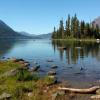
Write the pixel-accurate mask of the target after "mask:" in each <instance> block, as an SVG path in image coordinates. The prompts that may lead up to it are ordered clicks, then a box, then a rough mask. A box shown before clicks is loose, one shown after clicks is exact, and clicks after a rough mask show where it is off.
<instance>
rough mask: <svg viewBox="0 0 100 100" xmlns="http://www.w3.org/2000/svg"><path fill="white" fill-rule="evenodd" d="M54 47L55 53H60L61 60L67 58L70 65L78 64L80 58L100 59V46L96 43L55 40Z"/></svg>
mask: <svg viewBox="0 0 100 100" xmlns="http://www.w3.org/2000/svg"><path fill="white" fill-rule="evenodd" d="M52 46H53V48H54V51H55V52H56V50H57V51H59V54H60V59H61V60H63V58H64V57H66V60H67V63H68V64H71V63H74V64H76V63H77V62H78V60H79V59H80V58H81V59H84V58H86V57H89V56H90V57H92V58H97V59H99V56H98V55H99V53H100V52H99V44H98V43H96V42H75V41H60V40H53V41H52ZM63 47H64V48H65V49H64V48H63Z"/></svg>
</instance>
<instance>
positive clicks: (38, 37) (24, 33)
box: [19, 32, 52, 39]
mask: <svg viewBox="0 0 100 100" xmlns="http://www.w3.org/2000/svg"><path fill="white" fill-rule="evenodd" d="M19 33H20V34H22V35H25V36H30V37H33V38H36V39H50V38H51V35H52V34H51V33H48V34H40V35H35V34H30V33H27V32H19Z"/></svg>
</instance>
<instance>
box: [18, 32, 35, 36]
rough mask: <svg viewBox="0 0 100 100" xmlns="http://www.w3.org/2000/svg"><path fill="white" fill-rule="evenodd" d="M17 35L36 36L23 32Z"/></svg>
mask: <svg viewBox="0 0 100 100" xmlns="http://www.w3.org/2000/svg"><path fill="white" fill-rule="evenodd" d="M19 33H20V34H22V35H25V36H36V35H35V34H30V33H27V32H24V31H22V32H19Z"/></svg>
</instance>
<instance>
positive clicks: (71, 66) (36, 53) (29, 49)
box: [0, 39, 100, 86]
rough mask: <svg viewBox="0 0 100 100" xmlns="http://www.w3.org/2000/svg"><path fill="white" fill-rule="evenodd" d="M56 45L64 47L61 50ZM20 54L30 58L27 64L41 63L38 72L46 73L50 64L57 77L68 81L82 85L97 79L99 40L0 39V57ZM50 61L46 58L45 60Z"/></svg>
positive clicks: (98, 75) (97, 82) (99, 59)
mask: <svg viewBox="0 0 100 100" xmlns="http://www.w3.org/2000/svg"><path fill="white" fill-rule="evenodd" d="M59 47H66V49H65V50H63V49H59ZM11 57H16V58H23V59H25V60H27V61H29V62H30V64H31V65H30V68H31V67H33V66H34V65H35V64H36V63H38V64H39V65H41V68H40V71H39V74H40V75H41V76H43V75H46V74H47V73H48V71H50V70H51V66H52V65H57V66H58V68H57V69H55V70H56V72H57V78H58V80H59V81H68V82H69V83H70V84H72V85H76V86H78V84H79V83H81V84H84V86H88V85H90V83H92V84H99V82H100V81H99V80H100V44H99V43H95V42H71V41H51V40H7V39H5V40H4V39H1V40H0V59H7V58H11ZM48 59H49V60H53V62H47V60H48Z"/></svg>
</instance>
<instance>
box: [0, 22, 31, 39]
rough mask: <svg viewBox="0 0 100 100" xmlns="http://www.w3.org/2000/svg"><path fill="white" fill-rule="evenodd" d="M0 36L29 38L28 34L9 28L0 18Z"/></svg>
mask: <svg viewBox="0 0 100 100" xmlns="http://www.w3.org/2000/svg"><path fill="white" fill-rule="evenodd" d="M0 38H12V39H14V38H20V39H21V38H30V37H28V36H25V35H22V34H20V33H18V32H15V31H14V30H13V29H12V28H10V27H9V26H8V25H7V24H6V23H4V22H3V21H2V20H0Z"/></svg>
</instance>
